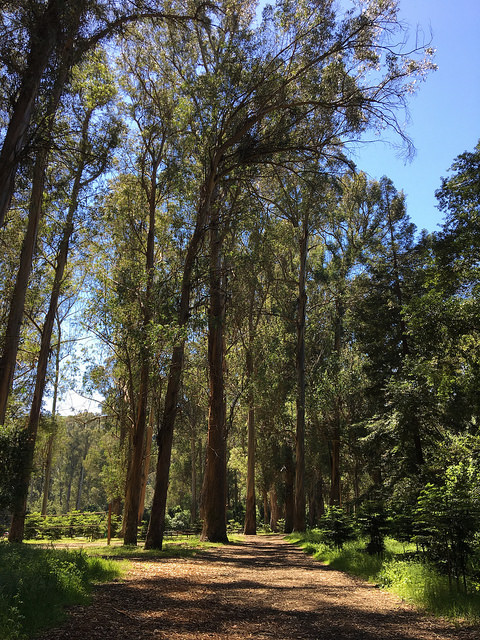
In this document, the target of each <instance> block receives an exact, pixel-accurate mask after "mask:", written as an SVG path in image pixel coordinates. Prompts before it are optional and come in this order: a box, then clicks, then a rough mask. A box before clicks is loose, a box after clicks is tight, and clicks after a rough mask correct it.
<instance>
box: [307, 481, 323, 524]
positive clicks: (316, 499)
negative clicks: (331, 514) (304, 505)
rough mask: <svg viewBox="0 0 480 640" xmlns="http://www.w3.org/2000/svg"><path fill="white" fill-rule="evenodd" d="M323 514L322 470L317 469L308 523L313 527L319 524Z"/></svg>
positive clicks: (311, 493) (311, 494)
mask: <svg viewBox="0 0 480 640" xmlns="http://www.w3.org/2000/svg"><path fill="white" fill-rule="evenodd" d="M323 514H324V504H323V479H322V474H321V473H320V471H319V470H318V469H315V470H314V473H313V484H312V490H311V492H310V503H309V509H308V518H309V520H308V524H309V525H310V528H311V529H313V528H314V527H315V526H316V525H318V522H319V519H320V518H321V517H322V516H323Z"/></svg>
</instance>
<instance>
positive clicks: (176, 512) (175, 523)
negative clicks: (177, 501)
mask: <svg viewBox="0 0 480 640" xmlns="http://www.w3.org/2000/svg"><path fill="white" fill-rule="evenodd" d="M168 515H169V518H168V521H169V522H168V525H169V526H167V521H165V525H166V527H165V528H166V529H173V531H185V530H186V529H188V528H189V527H190V511H189V510H188V509H182V508H181V507H179V506H177V507H173V508H172V509H169V510H168Z"/></svg>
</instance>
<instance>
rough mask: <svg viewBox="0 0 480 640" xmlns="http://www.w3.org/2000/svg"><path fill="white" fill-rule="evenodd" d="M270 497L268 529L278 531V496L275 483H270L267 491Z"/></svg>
mask: <svg viewBox="0 0 480 640" xmlns="http://www.w3.org/2000/svg"><path fill="white" fill-rule="evenodd" d="M268 496H269V499H270V529H271V530H272V531H274V532H277V531H278V496H277V490H276V488H275V485H272V487H271V488H270V491H269V492H268Z"/></svg>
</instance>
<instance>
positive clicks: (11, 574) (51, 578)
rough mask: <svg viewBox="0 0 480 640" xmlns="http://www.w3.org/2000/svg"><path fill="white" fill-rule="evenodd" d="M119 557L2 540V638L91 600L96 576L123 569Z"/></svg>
mask: <svg viewBox="0 0 480 640" xmlns="http://www.w3.org/2000/svg"><path fill="white" fill-rule="evenodd" d="M121 571H122V569H121V566H119V563H118V562H115V561H112V560H105V559H103V558H98V557H89V556H87V554H86V553H85V552H84V551H69V550H65V549H53V548H49V549H42V548H35V547H33V546H30V545H25V544H19V545H12V544H8V543H6V542H2V543H0V638H2V640H23V639H24V638H28V637H29V636H30V635H32V634H34V633H36V632H38V631H40V630H41V629H44V628H46V627H49V626H53V625H55V624H57V623H59V622H60V621H61V620H63V619H64V615H65V614H64V608H65V606H68V605H71V604H79V603H84V602H87V601H88V599H89V593H90V589H91V585H92V584H93V583H94V582H98V581H105V580H112V579H113V578H114V577H117V576H118V575H119V574H120V573H121Z"/></svg>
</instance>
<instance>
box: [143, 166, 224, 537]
mask: <svg viewBox="0 0 480 640" xmlns="http://www.w3.org/2000/svg"><path fill="white" fill-rule="evenodd" d="M214 192H215V180H214V176H213V173H212V174H210V177H209V179H208V180H207V181H206V183H205V185H204V188H203V190H202V194H201V199H200V204H199V207H198V211H197V220H196V223H195V230H194V232H193V235H192V237H191V239H190V242H189V244H188V249H187V254H186V256H185V263H184V267H183V277H182V290H181V296H180V308H179V312H178V326H179V330H180V335H181V336H182V333H183V331H182V330H183V329H184V328H185V327H186V325H187V322H188V319H189V316H190V297H191V293H192V287H193V283H192V274H193V268H194V265H195V259H196V256H197V254H198V251H199V249H200V246H201V243H202V241H203V238H204V236H205V231H206V221H207V219H208V214H209V210H210V206H211V204H212V202H213V200H214ZM184 350H185V339H184V338H183V337H180V338H179V342H178V343H177V344H176V345H175V346H174V348H173V351H172V359H171V361H170V370H169V373H168V382H167V390H166V393H165V405H164V410H163V416H162V423H161V426H160V430H159V432H158V434H157V445H158V458H157V467H156V477H155V490H154V495H153V502H152V513H151V516H150V522H149V525H148V531H147V538H146V540H145V548H146V549H161V548H162V544H163V534H164V531H165V508H166V504H167V492H168V478H169V474H170V460H171V455H172V442H173V431H174V427H175V419H176V416H177V410H178V393H179V390H180V380H181V375H182V368H183V358H184Z"/></svg>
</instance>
